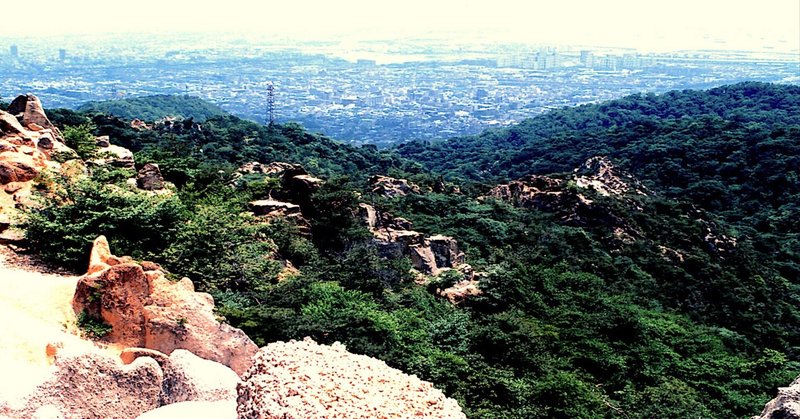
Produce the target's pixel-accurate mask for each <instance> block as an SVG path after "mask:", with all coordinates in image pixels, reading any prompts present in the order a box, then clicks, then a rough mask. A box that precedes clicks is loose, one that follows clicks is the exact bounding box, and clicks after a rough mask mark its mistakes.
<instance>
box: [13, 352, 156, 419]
mask: <svg viewBox="0 0 800 419" xmlns="http://www.w3.org/2000/svg"><path fill="white" fill-rule="evenodd" d="M163 377H164V374H163V372H162V371H161V368H160V367H159V365H158V363H156V361H154V360H153V359H151V358H139V359H137V360H136V361H134V362H133V363H131V364H130V365H122V364H121V363H119V362H117V361H116V360H115V359H114V358H112V357H110V356H105V355H101V354H97V353H84V354H77V355H68V356H63V357H59V358H57V360H56V362H55V365H54V370H53V373H52V375H51V377H50V378H49V379H47V380H46V381H45V382H43V383H41V384H39V385H38V386H37V387H36V389H35V390H34V391H33V392H31V393H30V394H29V395H28V396H26V397H25V398H23V399H21V400H17V401H14V402H13V403H11V404H9V405H6V406H2V405H0V417H2V416H3V415H7V416H8V417H14V418H28V417H35V415H36V414H37V412H39V414H42V413H43V412H47V413H49V414H50V415H51V416H45V417H65V418H120V419H129V418H134V417H136V416H138V415H140V414H142V413H144V412H146V411H148V410H152V409H155V408H156V407H158V406H159V395H160V394H161V381H162V379H163ZM7 378H8V377H6V379H7Z"/></svg>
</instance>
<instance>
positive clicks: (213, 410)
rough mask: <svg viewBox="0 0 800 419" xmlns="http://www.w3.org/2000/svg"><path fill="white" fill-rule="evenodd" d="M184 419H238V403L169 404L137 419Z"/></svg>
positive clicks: (192, 402)
mask: <svg viewBox="0 0 800 419" xmlns="http://www.w3.org/2000/svg"><path fill="white" fill-rule="evenodd" d="M184 418H196V419H203V418H209V419H211V418H213V419H236V401H235V400H233V401H231V400H224V401H216V402H204V401H190V402H180V403H174V404H168V405H166V406H161V407H159V408H158V409H154V410H151V411H149V412H146V413H144V414H142V415H141V416H139V417H137V418H136V419H184Z"/></svg>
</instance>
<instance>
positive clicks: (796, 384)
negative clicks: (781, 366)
mask: <svg viewBox="0 0 800 419" xmlns="http://www.w3.org/2000/svg"><path fill="white" fill-rule="evenodd" d="M753 419H800V377H797V378H796V379H795V380H794V381H793V382H792V383H791V384H789V387H781V388H779V389H778V395H777V396H776V397H775V398H774V399H772V400H770V401H769V402H768V403H767V404H766V406H764V410H762V411H761V414H760V415H758V416H753Z"/></svg>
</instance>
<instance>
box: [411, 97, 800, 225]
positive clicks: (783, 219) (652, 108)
mask: <svg viewBox="0 0 800 419" xmlns="http://www.w3.org/2000/svg"><path fill="white" fill-rule="evenodd" d="M397 150H398V151H399V153H400V154H401V155H402V156H403V157H406V158H409V159H412V160H415V161H416V162H418V163H420V164H422V165H424V166H427V167H430V168H436V170H437V171H439V172H440V173H442V174H444V175H445V176H448V177H451V178H461V179H469V180H473V181H480V182H497V181H503V182H505V181H508V180H510V179H516V178H519V177H522V176H526V175H531V174H549V173H557V172H565V171H569V170H572V168H573V167H576V166H577V165H579V164H580V163H581V162H583V161H584V160H586V159H588V158H590V157H592V156H597V155H603V156H607V157H609V158H611V159H612V160H613V161H614V162H616V163H617V164H618V165H619V166H620V167H621V168H623V169H624V170H628V171H630V172H631V173H632V174H634V175H635V176H637V177H638V178H639V179H641V180H642V181H643V182H644V183H645V184H646V185H647V186H649V187H652V188H654V189H655V190H657V191H659V192H660V193H662V194H664V195H665V196H666V197H669V198H678V199H686V200H690V201H692V202H693V203H695V204H697V205H699V206H701V207H702V208H704V209H706V210H710V211H715V212H717V213H719V214H720V215H723V216H724V217H725V218H726V219H728V220H729V221H732V222H735V223H737V224H741V223H740V221H743V220H744V221H746V222H745V223H744V224H746V225H750V226H755V227H756V228H759V229H762V230H764V231H772V230H776V229H778V230H783V231H792V232H795V233H797V232H800V229H799V228H798V224H797V221H793V220H796V218H794V217H793V214H794V215H796V214H798V213H800V209H799V208H798V206H797V203H798V202H800V182H798V181H797V179H798V178H797V176H798V174H800V86H794V85H773V84H765V83H753V82H748V83H740V84H735V85H730V86H723V87H719V88H715V89H710V90H705V91H698V90H684V91H674V92H669V93H665V94H663V95H654V94H647V95H634V96H628V97H625V98H622V99H619V100H614V101H609V102H604V103H600V104H594V105H585V106H579V107H577V108H565V109H560V110H556V111H553V112H550V113H547V114H544V115H541V116H539V117H536V118H532V119H529V120H526V121H524V122H523V123H521V124H519V125H517V126H514V127H511V128H507V129H500V130H492V131H487V132H484V133H482V134H480V135H477V136H468V137H457V138H452V139H449V140H444V141H438V142H412V143H407V144H403V145H401V146H399V147H398V148H397Z"/></svg>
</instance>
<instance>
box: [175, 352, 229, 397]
mask: <svg viewBox="0 0 800 419" xmlns="http://www.w3.org/2000/svg"><path fill="white" fill-rule="evenodd" d="M162 368H163V370H164V381H163V383H162V386H161V387H162V393H161V404H164V405H167V404H172V403H179V402H185V401H207V402H215V401H220V400H227V401H231V402H233V401H235V400H236V386H237V385H238V384H239V376H238V375H236V373H235V372H233V370H231V369H230V368H228V367H226V366H224V365H222V364H220V363H217V362H214V361H209V360H207V359H203V358H200V357H198V356H197V355H195V354H193V353H191V352H189V351H187V350H185V349H176V350H175V351H173V352H172V354H170V356H169V359H168V360H166V362H164V364H163V365H162Z"/></svg>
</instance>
